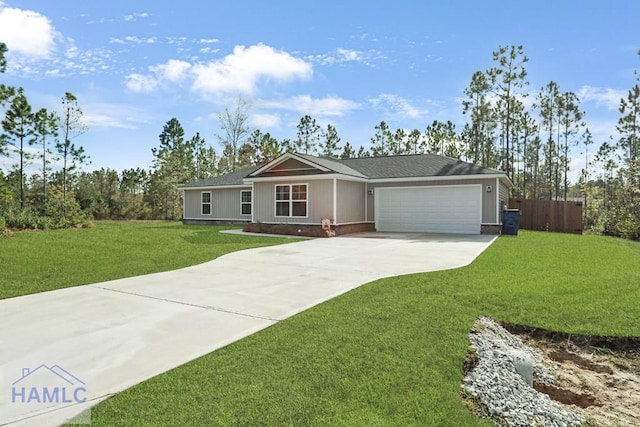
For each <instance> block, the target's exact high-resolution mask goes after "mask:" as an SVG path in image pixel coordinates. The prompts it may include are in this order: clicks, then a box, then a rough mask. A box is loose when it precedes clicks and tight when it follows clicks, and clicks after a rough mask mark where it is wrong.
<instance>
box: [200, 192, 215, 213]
mask: <svg viewBox="0 0 640 427" xmlns="http://www.w3.org/2000/svg"><path fill="white" fill-rule="evenodd" d="M205 194H208V195H209V202H205V201H204V200H203V199H204V195H205ZM206 205H208V206H209V213H205V212H204V207H205V206H206ZM200 215H207V216H211V215H213V194H212V192H211V191H201V192H200Z"/></svg>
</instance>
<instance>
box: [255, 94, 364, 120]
mask: <svg viewBox="0 0 640 427" xmlns="http://www.w3.org/2000/svg"><path fill="white" fill-rule="evenodd" d="M264 105H265V106H267V107H270V108H279V109H283V110H291V111H296V112H299V113H302V114H310V115H312V116H343V115H344V114H345V113H348V112H349V111H352V110H356V109H359V108H360V104H358V103H357V102H354V101H350V100H348V99H344V98H340V97H337V96H327V97H325V98H317V99H313V98H312V97H311V96H310V95H298V96H294V97H291V98H288V99H285V100H281V101H268V102H264Z"/></svg>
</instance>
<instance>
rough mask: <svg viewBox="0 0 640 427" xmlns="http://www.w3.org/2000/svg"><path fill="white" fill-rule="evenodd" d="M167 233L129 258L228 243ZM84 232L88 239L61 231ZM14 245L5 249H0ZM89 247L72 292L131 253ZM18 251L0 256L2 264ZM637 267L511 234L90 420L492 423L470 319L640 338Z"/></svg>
mask: <svg viewBox="0 0 640 427" xmlns="http://www.w3.org/2000/svg"><path fill="white" fill-rule="evenodd" d="M109 226H110V225H109ZM113 226H114V227H115V225H113ZM141 227H142V228H143V229H145V228H147V227H148V228H149V229H151V228H152V226H151V225H148V224H146V223H144V224H143V225H141ZM159 227H161V230H160V231H157V234H156V235H154V236H151V237H150V240H146V243H145V244H140V245H138V244H136V243H135V241H136V239H143V240H144V239H146V238H147V237H148V233H153V231H151V230H149V229H147V231H144V230H141V231H140V232H139V233H138V232H136V231H134V230H132V229H128V232H129V233H131V234H132V236H130V239H131V240H128V242H129V243H127V245H132V249H130V251H131V252H134V253H135V252H136V251H140V252H144V249H140V247H142V248H146V247H148V246H149V245H150V244H153V242H154V240H157V239H164V245H166V244H167V241H170V242H171V243H172V244H176V242H177V241H179V240H180V239H184V240H188V242H185V243H184V246H186V247H190V246H192V245H194V244H195V245H196V246H198V245H201V246H202V247H206V248H208V249H205V251H208V250H210V251H212V252H211V253H213V252H215V249H214V247H215V246H216V244H217V243H216V242H218V241H219V242H220V244H221V245H226V243H224V242H225V241H226V239H227V237H223V236H224V235H220V234H217V233H210V234H209V233H207V231H208V230H211V228H210V227H203V228H197V227H196V228H194V229H193V232H192V231H190V230H191V229H190V228H189V227H186V230H185V228H184V227H182V226H181V225H162V224H161V225H159ZM173 227H175V228H173ZM85 231H88V232H92V231H93V230H69V231H66V232H61V233H63V234H64V233H76V232H78V233H83V232H85ZM54 233H55V232H54ZM133 233H136V235H137V236H138V237H137V238H134V237H133ZM183 233H187V234H186V235H185V237H182V238H177V237H175V236H178V235H182V234H183ZM190 233H194V234H193V235H192V234H190ZM46 234H47V233H34V235H35V237H28V238H29V239H36V240H29V241H25V240H23V241H24V242H27V243H24V244H23V249H22V250H23V251H24V252H23V253H32V252H33V251H30V250H29V246H37V247H42V246H43V245H42V244H41V243H37V244H36V243H35V242H36V241H38V239H45V238H46V239H50V237H47V236H46ZM114 234H117V233H114ZM54 235H55V234H54ZM87 235H90V234H87ZM172 236H173V237H172ZM187 236H190V237H187ZM14 238H15V236H14V237H13V238H12V239H14ZM60 238H61V239H62V237H60ZM114 238H116V237H115V236H114ZM234 238H237V237H235V236H234ZM12 239H9V240H2V241H0V248H2V247H3V246H4V245H5V244H6V243H7V242H8V241H9V242H11V240H12ZM23 239H24V238H23ZM85 239H88V238H87V237H85ZM218 239H220V240H218ZM196 241H200V243H195V242H196ZM268 241H271V240H268ZM28 242H30V243H28ZM11 244H14V245H15V243H11ZM96 244H97V243H96ZM228 244H229V245H232V244H231V243H228ZM235 244H236V245H239V246H242V245H243V244H245V245H247V244H248V243H238V242H236V243H235ZM86 245H87V246H86V248H94V249H92V250H93V251H94V255H93V258H91V257H79V258H78V261H77V262H76V264H77V265H76V269H75V270H69V271H71V272H72V273H73V272H76V273H75V274H76V275H77V277H76V278H75V282H74V280H73V279H74V278H73V274H72V273H69V274H70V278H69V282H68V283H69V284H67V285H66V286H69V285H71V284H73V283H75V284H78V283H85V282H86V280H87V278H86V276H87V275H89V274H90V273H87V272H82V273H80V272H79V270H93V269H95V267H96V266H94V264H95V262H93V261H92V262H83V261H82V260H85V259H86V260H92V259H95V258H100V257H102V258H100V259H102V261H101V262H100V263H101V264H109V263H110V262H109V261H108V259H109V257H116V256H117V257H122V256H121V255H119V254H117V255H116V254H103V253H102V251H101V250H100V249H96V248H95V245H90V244H88V243H86ZM120 247H121V248H125V247H128V246H126V245H123V246H120ZM135 247H138V248H139V249H137V250H136V249H134V248H135ZM182 249H183V250H185V249H184V248H182ZM225 249H228V247H226V246H225ZM166 250H168V252H170V253H175V252H176V251H175V250H171V249H166ZM121 251H122V252H124V250H121ZM112 252H113V251H112ZM196 252H197V251H196ZM15 253H16V249H15V248H14V249H13V250H12V251H9V252H5V251H4V249H3V248H2V249H0V257H1V258H0V261H2V263H3V265H4V261H5V260H6V259H11V260H13V259H14V257H15V256H16V255H15ZM11 254H14V255H11ZM8 257H10V258H8ZM122 258H126V257H122ZM172 258H173V256H168V257H165V262H169V261H168V260H170V259H172ZM639 260H640V245H639V244H637V243H633V242H628V241H623V240H618V239H612V238H604V237H598V236H589V235H585V236H575V235H562V234H547V233H536V232H521V233H520V235H519V236H518V237H511V236H504V237H501V238H499V239H498V241H497V242H495V243H494V244H493V245H492V246H491V247H490V248H489V249H488V250H487V251H486V252H484V253H483V254H482V255H481V256H480V257H479V258H478V259H477V260H476V261H475V262H474V263H473V264H472V265H470V266H468V267H465V268H462V269H457V270H448V271H442V272H435V273H426V274H415V275H410V276H402V277H396V278H390V279H384V280H379V281H376V282H373V283H370V284H367V285H365V286H362V287H360V288H358V289H356V290H354V291H352V292H349V293H347V294H345V295H343V296H341V297H338V298H336V299H334V300H332V301H329V302H327V303H324V304H322V305H319V306H317V307H314V308H312V309H310V310H307V311H305V312H303V313H301V314H299V315H297V316H295V317H293V318H290V319H288V320H286V321H283V322H280V323H279V324H277V325H275V326H273V327H270V328H268V329H265V330H263V331H261V332H259V333H257V334H254V335H252V336H250V337H248V338H245V339H243V340H241V341H239V342H236V343H234V344H232V345H229V346H227V347H225V348H223V349H220V350H218V351H216V352H214V353H211V354H209V355H207V356H204V357H202V358H200V359H197V360H195V361H193V362H190V363H187V364H185V365H183V366H181V367H178V368H176V369H174V370H172V371H169V372H166V373H164V374H162V375H159V376H157V377H155V378H153V379H151V380H149V381H146V382H144V383H142V384H139V385H138V386H135V387H133V388H131V389H129V390H126V391H124V392H122V393H120V394H118V395H117V396H115V397H113V398H111V399H109V400H108V401H106V402H103V403H102V404H100V405H98V406H97V407H96V408H94V409H93V410H92V425H94V426H103V425H104V426H132V425H133V426H138V425H154V426H156V425H167V426H176V425H180V426H182V425H185V426H186V425H189V426H192V425H193V426H197V425H225V426H226V425H250V426H254V425H258V426H259V425H264V426H274V425H278V426H279V425H301V426H313V425H318V426H325V425H358V426H359V425H363V426H364V425H366V426H370V425H374V426H376V425H378V426H388V425H394V426H395V425H403V426H404V425H420V426H423V425H446V426H465V425H470V426H475V425H486V426H490V425H492V423H490V422H488V421H486V420H480V419H478V418H476V417H474V416H473V415H471V414H470V413H469V412H468V411H467V409H466V408H465V406H464V404H463V403H462V400H461V399H460V382H461V380H462V374H463V373H462V360H463V357H464V355H465V351H466V349H467V345H468V333H469V329H470V327H471V324H472V322H473V320H474V319H475V318H476V317H478V316H480V315H490V316H493V317H495V318H498V319H500V320H503V321H508V322H511V323H520V324H527V325H532V326H538V327H544V328H547V329H553V330H559V331H564V332H571V333H586V334H598V335H640V322H639V321H638V319H640V304H638V300H639V297H640V262H638V261H639ZM112 262H114V261H112ZM25 264H26V263H25ZM125 265H126V266H127V267H123V268H121V269H120V271H119V272H120V274H122V275H131V274H124V273H125V271H126V269H127V268H130V266H129V264H125ZM154 267H155V268H157V269H158V270H160V269H169V268H175V265H162V262H161V261H157V263H156V265H154V266H148V267H147V268H149V269H153V268H154ZM25 268H26V267H25ZM0 274H3V275H4V274H5V273H0ZM14 274H15V273H14ZM136 274H139V273H136ZM9 277H11V278H12V279H13V280H16V278H15V276H12V275H6V276H4V277H1V278H0V283H4V280H5V279H6V278H9ZM32 277H33V276H32ZM23 286H27V285H26V284H23ZM37 287H38V285H36V284H34V285H32V288H33V289H36V288H37ZM5 296H6V295H5Z"/></svg>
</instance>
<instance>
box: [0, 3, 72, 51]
mask: <svg viewBox="0 0 640 427" xmlns="http://www.w3.org/2000/svg"><path fill="white" fill-rule="evenodd" d="M58 36H59V34H58V33H57V32H56V31H55V29H54V28H53V26H52V25H51V22H50V21H49V18H47V17H46V16H44V15H41V14H40V13H38V12H34V11H31V10H24V9H16V8H9V7H3V6H2V4H0V40H2V41H3V42H4V43H6V45H7V48H8V49H9V54H11V53H13V52H16V53H19V54H22V55H25V56H28V57H33V58H48V57H50V56H51V55H52V54H53V52H54V50H55V39H56V37H58Z"/></svg>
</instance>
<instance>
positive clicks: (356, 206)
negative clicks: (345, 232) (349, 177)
mask: <svg viewBox="0 0 640 427" xmlns="http://www.w3.org/2000/svg"><path fill="white" fill-rule="evenodd" d="M337 188H338V196H337V199H336V200H337V215H336V216H337V218H335V220H336V221H337V222H338V224H348V223H352V222H363V221H365V217H364V203H365V197H367V195H366V189H365V184H364V183H363V182H353V181H342V180H338V183H337Z"/></svg>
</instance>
